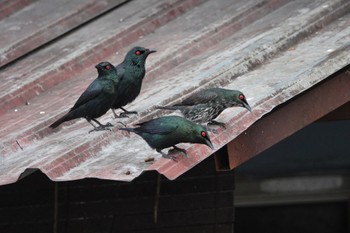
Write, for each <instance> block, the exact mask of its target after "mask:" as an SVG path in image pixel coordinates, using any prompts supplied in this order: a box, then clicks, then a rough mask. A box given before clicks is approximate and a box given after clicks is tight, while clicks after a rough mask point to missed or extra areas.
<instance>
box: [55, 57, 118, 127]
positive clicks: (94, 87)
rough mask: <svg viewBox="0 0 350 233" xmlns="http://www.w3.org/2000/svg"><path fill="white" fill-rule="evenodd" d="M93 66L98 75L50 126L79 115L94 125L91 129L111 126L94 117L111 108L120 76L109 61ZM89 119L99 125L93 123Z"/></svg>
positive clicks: (56, 125)
mask: <svg viewBox="0 0 350 233" xmlns="http://www.w3.org/2000/svg"><path fill="white" fill-rule="evenodd" d="M95 67H96V69H97V72H98V77H97V78H96V79H95V80H94V81H93V82H92V83H91V84H90V85H89V86H88V88H87V89H86V90H85V91H84V92H83V94H82V95H81V96H80V97H79V99H78V100H77V102H76V103H75V104H74V106H73V107H72V108H71V109H70V110H69V112H68V113H67V114H66V115H64V116H63V117H61V118H60V119H58V120H57V121H56V122H54V123H53V124H52V125H50V127H51V128H56V127H58V126H59V125H60V124H62V123H63V122H65V121H70V120H73V119H76V118H80V117H84V118H85V119H86V120H87V121H88V122H89V123H90V124H91V125H92V126H93V127H94V130H92V131H97V130H105V129H108V127H110V126H112V125H111V124H110V123H107V124H106V125H103V124H101V123H100V122H99V121H97V120H96V118H98V117H100V116H102V115H104V114H105V113H106V112H107V111H108V110H109V109H110V108H111V106H112V104H113V102H114V98H115V87H116V86H118V83H119V82H120V77H119V76H118V75H117V72H116V69H115V67H114V66H113V65H112V64H111V63H109V62H101V63H99V64H98V65H96V66H95ZM91 120H92V121H94V122H96V123H97V124H98V125H99V126H98V127H96V126H95V125H93V124H92V122H91ZM90 132H91V131H90Z"/></svg>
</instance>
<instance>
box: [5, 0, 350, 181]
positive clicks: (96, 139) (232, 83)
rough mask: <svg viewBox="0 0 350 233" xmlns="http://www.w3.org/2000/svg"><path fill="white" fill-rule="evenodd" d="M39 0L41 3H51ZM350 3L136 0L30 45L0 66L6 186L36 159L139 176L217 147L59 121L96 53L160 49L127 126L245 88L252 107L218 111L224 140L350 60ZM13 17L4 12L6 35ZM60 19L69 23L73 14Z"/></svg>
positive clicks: (66, 170) (51, 166)
mask: <svg viewBox="0 0 350 233" xmlns="http://www.w3.org/2000/svg"><path fill="white" fill-rule="evenodd" d="M39 3H40V1H38V2H36V3H35V4H36V7H38V8H40V7H42V6H44V5H42V4H39ZM32 4H34V3H32ZM0 7H1V5H0ZM31 7H32V6H31V4H29V5H27V6H24V7H23V8H20V9H18V14H16V15H17V16H18V15H21V12H22V11H26V10H28V9H30V8H31ZM37 10H38V9H37ZM66 10H68V9H66ZM61 12H64V10H63V11H61ZM349 12H350V2H348V1H345V0H344V1H341V0H336V1H330V0H328V1H327V0H307V1H302V0H299V1H283V0H279V1H275V0H271V1H258V2H257V1H253V0H251V1H235V2H232V1H231V0H222V1H209V0H207V1H205V0H202V1H195V0H182V1H180V0H171V1H168V3H167V4H163V2H162V1H159V0H145V1H128V2H127V3H125V4H123V5H121V6H119V7H115V8H113V10H110V11H109V12H108V13H106V14H103V15H101V17H98V18H96V19H95V20H91V21H89V23H87V24H84V25H83V26H82V27H79V28H78V29H76V30H74V31H72V32H71V33H68V34H64V35H62V36H61V37H60V38H59V39H58V40H56V41H54V42H52V43H50V44H49V45H47V46H40V45H36V46H39V47H38V48H37V49H36V50H35V51H33V52H32V53H30V54H29V55H27V56H24V54H25V53H27V52H26V51H23V53H22V54H19V55H18V54H17V55H18V60H16V61H15V62H10V61H9V62H8V64H6V65H5V66H2V67H1V68H0V77H1V79H2V80H3V81H2V83H1V85H0V93H1V95H0V98H1V101H0V106H1V108H2V110H0V122H1V123H0V125H1V129H0V138H1V144H0V184H7V183H11V182H15V181H16V180H17V179H18V178H19V176H20V175H21V173H23V172H24V171H25V170H26V169H28V168H33V169H40V170H42V171H43V172H44V173H45V174H47V175H48V176H49V177H50V178H51V179H52V180H74V179H81V178H85V177H97V178H101V179H113V180H124V181H131V180H132V179H134V178H135V177H137V176H139V175H140V174H141V173H142V172H144V171H147V170H157V171H158V172H160V173H162V174H164V175H165V176H166V177H168V178H169V179H176V178H177V177H178V176H180V175H181V174H183V173H184V172H186V171H188V170H189V169H191V168H192V167H194V166H196V165H197V164H198V163H200V162H201V161H203V160H204V159H206V158H207V157H208V156H210V155H211V154H212V153H213V152H214V151H212V150H210V149H209V148H207V147H205V146H202V145H190V144H183V145H181V146H182V147H184V148H186V149H187V150H188V154H189V157H188V158H181V159H179V162H174V161H172V160H168V159H164V158H161V157H160V155H159V154H157V153H156V152H155V151H153V150H152V149H150V148H149V147H148V145H147V144H146V143H145V142H144V141H143V140H142V139H141V138H139V137H138V136H136V135H127V134H125V133H122V132H120V131H118V130H117V129H116V128H113V130H112V132H97V133H92V134H88V133H87V132H88V131H89V129H90V125H89V124H87V123H86V121H85V120H78V121H76V122H74V123H73V122H72V123H68V124H65V125H64V126H63V127H61V128H60V129H59V130H55V131H52V130H51V129H49V128H48V125H50V124H51V123H52V122H53V121H54V120H55V119H57V118H58V117H59V116H61V115H62V114H63V113H64V112H66V111H67V110H68V108H69V107H70V106H71V105H72V104H73V103H74V101H75V100H76V99H77V98H78V96H79V95H80V94H81V92H82V91H83V90H84V89H85V88H86V87H87V85H88V84H89V83H90V82H91V81H92V80H93V79H94V78H95V77H96V74H95V70H94V68H93V66H94V65H95V63H97V62H99V61H101V60H108V61H111V62H112V63H113V64H118V63H119V62H121V61H122V59H123V57H124V55H125V53H126V51H127V50H128V49H130V48H131V47H132V46H134V45H142V46H145V47H148V48H154V49H157V51H158V52H157V53H156V54H154V55H153V54H152V56H150V57H149V58H148V60H147V73H146V77H145V80H144V84H143V88H142V91H141V94H140V96H139V97H138V98H137V99H136V101H135V102H133V103H132V104H130V106H128V109H135V110H137V111H138V112H139V115H138V116H134V117H131V118H128V119H125V120H123V123H124V124H127V125H132V124H135V123H137V122H140V121H144V120H146V119H150V118H154V117H155V116H159V115H161V114H163V113H162V112H160V111H159V110H155V109H154V106H155V105H165V104H171V103H175V102H179V101H180V100H181V99H183V98H185V97H186V96H188V95H190V94H192V93H194V92H196V91H198V90H200V89H203V88H206V87H212V86H217V87H225V88H230V89H239V90H241V91H243V92H244V93H245V95H246V97H247V99H248V102H249V104H250V105H251V106H252V110H253V112H252V113H249V112H247V111H245V110H244V109H240V108H231V109H227V110H225V111H224V112H223V114H222V115H220V116H219V120H220V121H223V122H225V123H226V125H227V129H219V130H218V132H219V133H218V134H215V135H213V134H211V135H210V136H211V138H212V141H213V143H214V145H215V149H216V150H217V149H219V148H221V147H222V146H224V145H226V144H227V143H229V142H230V141H232V140H234V139H235V138H236V137H237V136H238V135H240V134H241V133H243V132H244V131H245V130H246V129H247V128H249V127H250V126H251V125H252V124H254V122H256V121H257V120H258V119H260V118H261V117H262V116H263V115H265V114H267V113H269V112H270V111H271V110H272V109H274V108H275V107H276V106H278V105H280V104H282V103H284V102H286V101H288V100H289V99H291V98H293V97H294V96H296V95H298V94H300V93H302V92H304V91H306V90H308V89H309V88H311V87H312V86H314V85H316V84H317V83H319V82H321V81H322V80H324V79H326V78H327V77H328V76H329V75H331V74H332V73H334V72H336V71H337V70H340V69H341V68H343V67H345V66H346V65H348V64H350V55H349V53H348V52H347V51H348V49H347V48H349V46H350V42H349V41H350V14H349ZM62 14H63V13H62ZM10 17H14V15H13V16H12V14H10V15H9V16H7V17H5V18H3V19H2V20H1V21H0V27H2V28H8V29H7V30H5V33H10V29H11V28H9V27H8V25H7V22H8V20H9V19H10ZM27 17H28V16H27ZM59 17H61V18H62V20H61V24H64V23H65V22H67V21H66V20H68V19H65V18H64V16H63V15H61V16H59ZM18 20H20V19H18ZM23 20H24V19H23ZM33 20H34V21H35V20H37V19H33ZM81 20H82V21H81V22H79V23H80V24H82V23H84V20H83V19H81ZM61 24H60V23H58V24H55V25H56V27H60V26H61ZM37 27H38V28H37V29H36V30H35V31H40V29H41V28H40V27H41V26H40V25H37ZM73 27H74V26H72V28H71V29H73ZM66 30H70V29H69V28H66ZM92 35H93V36H92ZM56 36H59V35H56ZM19 39H20V38H19ZM22 41H24V42H23V43H27V44H30V43H31V42H30V41H28V39H26V37H24V38H23V40H22ZM1 53H2V54H1V57H3V58H4V57H6V56H7V55H6V52H4V51H3V50H1ZM107 120H108V121H111V122H112V123H115V122H116V121H117V120H115V119H112V114H111V113H110V112H108V113H107V114H106V115H105V116H103V117H102V118H101V121H103V122H104V121H107ZM21 147H22V148H23V150H22V149H21Z"/></svg>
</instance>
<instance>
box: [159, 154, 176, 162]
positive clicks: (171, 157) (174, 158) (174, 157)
mask: <svg viewBox="0 0 350 233" xmlns="http://www.w3.org/2000/svg"><path fill="white" fill-rule="evenodd" d="M162 157H163V158H166V159H171V160H173V161H175V162H177V159H176V156H174V155H170V154H169V153H168V154H162Z"/></svg>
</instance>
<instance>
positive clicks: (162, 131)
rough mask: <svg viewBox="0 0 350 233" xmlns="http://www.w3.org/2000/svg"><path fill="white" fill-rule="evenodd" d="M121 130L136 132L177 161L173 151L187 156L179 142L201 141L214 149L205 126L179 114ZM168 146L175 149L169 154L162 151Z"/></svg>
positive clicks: (152, 145) (166, 156) (166, 155)
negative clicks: (178, 145)
mask: <svg viewBox="0 0 350 233" xmlns="http://www.w3.org/2000/svg"><path fill="white" fill-rule="evenodd" d="M120 130H124V131H127V132H133V133H136V134H137V135H139V136H141V137H142V138H143V139H144V140H145V141H146V142H147V143H148V145H149V146H150V147H151V148H153V149H156V151H157V152H158V153H160V154H161V155H162V156H163V157H164V158H170V159H173V160H175V161H176V156H173V155H171V154H173V153H177V152H180V153H183V154H184V155H185V156H187V152H186V150H185V149H182V148H179V147H177V146H176V144H178V143H199V144H204V145H207V146H208V147H210V148H211V149H214V146H213V144H212V143H211V141H210V138H209V136H208V134H207V132H206V131H205V130H204V128H203V126H201V125H199V124H196V123H193V122H191V121H189V120H187V119H185V118H183V117H179V116H163V117H159V118H156V119H153V120H150V121H146V122H143V123H140V124H138V127H136V128H120ZM168 147H173V149H171V150H169V152H168V154H166V153H164V152H162V150H163V149H165V148H168Z"/></svg>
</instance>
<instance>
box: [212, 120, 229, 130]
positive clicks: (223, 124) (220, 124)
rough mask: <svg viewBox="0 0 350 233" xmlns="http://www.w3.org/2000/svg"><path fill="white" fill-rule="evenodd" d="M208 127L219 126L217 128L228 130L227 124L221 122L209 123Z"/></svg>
mask: <svg viewBox="0 0 350 233" xmlns="http://www.w3.org/2000/svg"><path fill="white" fill-rule="evenodd" d="M208 125H217V126H220V127H222V128H224V129H226V125H225V123H223V122H219V121H210V122H209V123H208Z"/></svg>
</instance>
